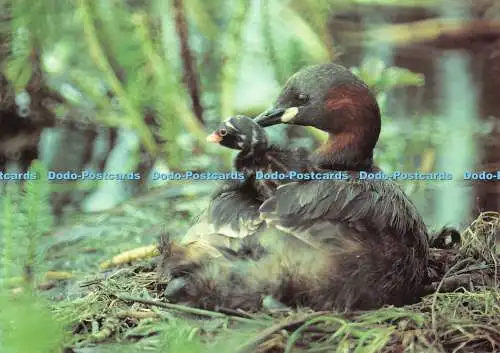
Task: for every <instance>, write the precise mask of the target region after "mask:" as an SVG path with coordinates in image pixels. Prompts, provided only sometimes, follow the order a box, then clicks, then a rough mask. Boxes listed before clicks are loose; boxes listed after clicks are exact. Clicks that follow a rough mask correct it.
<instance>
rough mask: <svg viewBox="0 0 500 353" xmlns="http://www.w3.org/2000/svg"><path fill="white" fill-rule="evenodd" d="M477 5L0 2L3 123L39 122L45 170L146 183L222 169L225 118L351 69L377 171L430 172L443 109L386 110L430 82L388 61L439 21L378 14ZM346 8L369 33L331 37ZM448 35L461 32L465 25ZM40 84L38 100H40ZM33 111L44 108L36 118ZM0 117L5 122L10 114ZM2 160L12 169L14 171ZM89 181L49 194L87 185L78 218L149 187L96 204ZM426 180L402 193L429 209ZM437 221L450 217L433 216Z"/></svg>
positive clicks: (442, 131) (295, 138) (281, 138)
mask: <svg viewBox="0 0 500 353" xmlns="http://www.w3.org/2000/svg"><path fill="white" fill-rule="evenodd" d="M457 4H458V5H459V6H456V5H457ZM471 4H472V2H470V1H469V2H468V1H451V2H450V1H437V0H426V1H410V0H405V1H397V2H395V1H389V0H387V1H381V0H380V1H361V0H344V1H335V2H332V1H327V0H322V1H312V0H307V1H295V0H287V1H284V0H261V1H249V0H237V1H232V2H230V3H228V2H223V1H221V0H214V1H208V2H207V1H200V0H149V1H139V0H129V1H89V0H78V1H74V2H60V1H55V0H49V1H44V2H34V1H32V0H16V1H8V0H2V1H1V5H2V7H3V8H4V9H5V10H6V11H4V14H3V15H2V21H1V32H0V33H1V38H2V42H1V43H0V44H1V48H2V54H3V55H2V59H1V67H2V72H3V75H4V79H6V81H5V82H4V86H3V87H2V91H3V94H2V97H3V98H2V105H3V107H4V115H5V116H6V115H7V113H5V112H6V109H7V108H9V109H11V108H12V107H13V108H12V109H14V110H15V112H14V113H15V114H13V115H17V118H19V119H25V120H27V121H30V123H32V124H35V125H36V124H39V122H40V121H45V122H46V124H45V125H43V124H42V125H43V128H42V129H38V130H37V132H39V135H40V136H39V139H40V141H38V140H37V144H38V146H37V148H38V154H39V155H40V156H41V159H42V161H43V162H44V163H46V164H47V165H48V167H49V169H51V170H60V171H63V170H82V169H90V170H98V171H102V170H108V171H109V170H115V171H120V172H129V171H137V170H139V171H140V172H143V173H145V174H146V175H147V174H148V173H150V172H151V170H175V171H177V170H193V169H194V170H227V169H229V168H230V167H231V166H230V164H231V157H232V156H233V155H234V154H232V152H231V151H227V150H225V149H223V148H219V147H218V146H211V145H207V143H206V142H205V136H206V135H207V133H208V132H210V130H212V129H213V128H215V127H216V126H217V124H218V123H219V122H220V120H221V119H224V118H226V117H227V116H230V115H233V114H236V113H240V114H248V115H251V116H254V115H256V114H258V113H259V112H261V111H262V110H263V109H265V108H266V107H267V106H268V105H269V104H271V102H272V100H273V97H275V96H276V95H277V93H278V92H279V87H280V86H282V85H283V84H284V82H285V81H286V79H287V78H288V77H289V76H290V75H291V74H293V73H294V72H296V71H297V70H298V69H299V68H301V67H302V66H304V65H308V64H314V63H322V62H328V61H332V60H337V61H340V62H341V63H345V64H348V66H353V72H355V73H356V74H357V75H359V76H360V77H361V78H363V79H364V80H365V81H366V82H367V83H368V84H369V85H370V86H371V87H372V88H373V89H374V91H375V92H376V93H377V97H378V99H379V102H380V105H381V108H382V111H383V112H384V122H383V131H382V136H381V141H380V143H379V145H378V147H377V151H376V159H377V162H378V163H379V164H380V166H381V167H382V168H383V169H384V170H387V171H393V170H396V169H400V170H407V171H414V170H422V171H431V170H434V168H435V166H436V160H437V159H439V156H437V150H438V145H439V144H440V143H442V142H443V141H444V140H445V139H446V138H448V137H449V136H450V135H449V129H450V124H449V122H448V121H446V120H443V119H441V117H440V114H441V113H443V112H442V111H441V112H439V111H436V110H434V111H429V110H428V109H425V108H424V109H419V111H416V112H411V111H405V110H404V109H394V106H395V105H396V106H397V105H398V104H397V101H395V100H394V98H393V99H392V100H391V98H390V97H391V95H392V92H393V90H398V89H400V88H405V87H415V89H416V91H415V90H414V91H409V92H420V91H419V89H420V88H422V87H424V86H425V83H426V77H425V76H424V75H423V74H422V73H418V72H412V70H409V69H407V68H402V67H397V66H394V65H393V64H394V63H393V61H394V59H393V57H394V55H395V54H394V53H395V51H396V50H395V46H396V45H399V44H401V43H402V42H403V43H405V41H407V42H408V43H410V42H414V41H422V40H428V39H429V38H431V39H432V38H438V37H439V36H440V35H441V32H440V31H442V30H443V28H445V29H446V26H444V25H440V26H436V25H435V24H434V22H432V21H433V20H427V22H425V23H421V22H415V26H416V27H415V28H416V29H419V30H420V31H419V32H418V33H413V32H412V28H411V27H410V25H408V24H405V25H401V24H400V22H401V21H399V20H397V19H395V21H396V23H394V24H392V23H390V22H391V20H390V16H385V17H384V16H383V15H384V13H385V12H386V9H391V11H393V9H394V8H396V10H397V11H399V12H398V13H405V11H409V10H408V9H410V10H411V9H416V10H415V11H416V12H418V11H423V10H422V9H424V10H425V11H428V12H429V11H430V12H436V13H438V14H439V15H440V18H442V19H445V18H450V19H452V18H453V19H456V18H457V17H458V18H466V17H467V16H469V12H471V11H473V10H471V9H469V7H470V5H471ZM452 5H453V6H452ZM464 5H466V6H464ZM374 6H375V7H374ZM492 6H493V5H492ZM493 7H494V6H493ZM450 8H452V9H451V10H449V9H450ZM373 9H375V10H377V11H378V12H379V13H377V11H373ZM453 9H455V10H453ZM456 9H458V10H459V11H458V10H456ZM464 9H465V10H464ZM353 11H354V12H355V13H356V15H355V16H354V17H356V16H357V17H360V16H361V18H362V19H361V23H362V24H363V28H364V30H362V31H361V32H359V31H356V30H355V28H354V27H352V24H351V27H352V28H351V27H349V28H351V30H349V31H347V32H346V30H345V28H344V27H342V26H340V27H338V28H337V27H335V28H337V29H335V28H333V29H332V23H335V21H333V22H332V18H333V19H341V20H345V19H349V18H351V19H352V15H351V14H352V13H353ZM450 11H451V12H450ZM457 11H458V12H457ZM490 12H491V11H490ZM389 15H390V12H389ZM387 17H389V20H387ZM344 22H345V21H344ZM355 22H356V21H355ZM358 22H359V21H358ZM446 23H448V22H446ZM402 26H403V27H402ZM404 26H406V27H404ZM453 26H454V27H453ZM453 26H452V29H454V30H455V32H457V31H459V30H460V27H457V25H456V24H454V25H453ZM457 28H458V30H457ZM339 33H340V34H342V33H344V34H345V35H344V37H345V38H347V39H348V42H355V43H356V45H357V46H361V47H362V48H363V50H362V52H363V54H362V56H361V60H359V61H358V62H354V63H352V60H351V61H349V60H345V58H346V57H348V56H349V55H347V56H346V55H345V54H346V53H347V54H349V50H350V48H349V46H348V45H345V41H344V42H343V41H342V40H340V41H339V40H338V35H339ZM415 38H416V39H415ZM408 43H407V44H408ZM343 58H344V59H343ZM42 87H43V88H44V89H45V92H44V93H40V92H41V88H42ZM470 89H471V90H472V91H473V90H474V87H471V88H470ZM407 92H408V91H407ZM465 93H466V94H467V92H465ZM36 96H39V97H38V98H39V99H38V103H37V99H36ZM395 103H396V104H395ZM476 103H477V102H472V103H471V104H476ZM37 104H38V108H40V107H42V108H43V109H45V110H44V111H42V113H40V109H38V108H37ZM401 106H403V105H402V104H401ZM12 109H11V112H12ZM41 115H43V116H41ZM47 116H48V117H47ZM3 121H4V124H8V122H7V119H6V118H4V119H3ZM47 121H48V123H47ZM30 123H28V124H30ZM467 124H468V125H467V126H466V128H467V129H466V130H467V132H466V133H467V134H469V135H471V136H472V135H474V136H475V135H476V134H477V135H481V134H483V135H484V134H488V133H489V132H491V131H492V129H493V127H494V124H493V123H492V122H491V121H479V120H478V119H477V117H473V118H471V120H470V121H469V122H468V123H467ZM61 126H64V127H63V128H61ZM269 132H270V135H271V138H272V139H273V140H274V141H276V142H277V143H280V144H284V145H288V146H296V145H306V146H310V147H313V146H316V145H317V144H318V143H319V142H321V141H322V140H323V139H324V135H323V133H321V132H318V131H314V130H310V131H309V133H304V131H303V130H302V129H297V128H296V127H276V128H273V129H269ZM471 141H472V142H471V143H473V141H474V139H471ZM89 145H91V146H89ZM471 146H472V145H471ZM469 147H470V146H469ZM471 148H472V147H471ZM120 151H121V152H120ZM5 154H6V155H7V158H6V160H7V162H8V160H9V158H8V157H9V156H10V157H14V158H10V159H16V158H17V159H19V158H23V156H22V154H19V153H16V152H15V151H14V152H12V151H11V153H10V155H9V154H8V153H5ZM7 162H6V166H7V167H9V168H15V167H12V165H11V164H9V163H7ZM467 163H468V164H471V163H472V162H467ZM469 167H471V168H472V167H473V166H472V165H470V166H469ZM146 179H147V178H146ZM63 184H64V185H63ZM87 184H88V185H87V186H84V187H82V183H72V182H67V183H58V184H57V185H56V187H55V188H54V191H55V192H59V193H61V190H64V192H63V194H64V195H65V196H61V198H62V199H68V197H67V194H68V193H70V194H72V193H73V194H74V192H72V191H71V190H73V189H82V188H83V189H84V190H85V191H84V192H83V194H82V195H80V196H78V197H69V199H71V202H76V203H83V204H85V202H86V201H85V199H86V200H87V201H88V200H89V197H90V199H91V201H88V202H87V204H89V205H90V206H84V207H83V209H84V210H100V209H106V208H109V207H112V206H113V205H116V204H117V203H119V202H121V201H123V200H124V199H126V198H127V197H129V196H130V195H133V194H135V193H137V190H145V189H147V188H149V187H150V185H151V183H150V182H149V181H147V180H146V182H144V181H141V182H140V183H139V184H140V185H139V186H137V185H133V186H130V185H128V186H127V187H124V188H121V189H119V190H118V189H117V187H110V186H109V183H108V187H107V189H106V190H107V191H105V192H101V194H102V195H104V196H101V197H94V198H93V199H92V197H91V196H89V193H94V194H95V190H96V189H98V188H101V189H102V185H103V184H106V183H105V182H101V183H87ZM115 184H117V183H116V182H115ZM124 184H126V183H124ZM128 184H131V183H128ZM420 184H421V183H420ZM425 184H426V185H419V183H411V185H406V188H407V192H408V193H410V194H412V197H414V198H415V199H416V200H417V203H419V204H420V205H421V206H423V205H424V204H425V203H427V202H429V200H428V199H427V198H425V197H424V198H422V197H423V196H422V195H424V194H425V189H429V188H431V189H435V188H436V187H438V185H439V184H440V183H434V184H433V185H431V183H425ZM110 188H111V189H113V188H114V189H117V190H111V189H110ZM418 191H420V194H419V195H413V194H416V193H417V192H418ZM73 194H72V195H73ZM104 199H106V200H107V201H104ZM75 200H76V201H75ZM110 200H111V201H110ZM71 202H70V201H61V203H62V204H66V203H71ZM98 204H100V205H101V206H98ZM466 204H467V202H465V203H464V204H463V206H464V207H465V208H468V206H466ZM431 209H432V208H430V210H431ZM431 212H432V213H436V210H434V209H432V211H431ZM432 221H433V222H442V221H444V222H456V221H457V219H445V220H442V219H436V218H435V217H434V218H433V219H432Z"/></svg>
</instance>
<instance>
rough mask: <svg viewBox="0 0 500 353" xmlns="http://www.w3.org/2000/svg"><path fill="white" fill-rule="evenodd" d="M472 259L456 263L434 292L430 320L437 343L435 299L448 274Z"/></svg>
mask: <svg viewBox="0 0 500 353" xmlns="http://www.w3.org/2000/svg"><path fill="white" fill-rule="evenodd" d="M471 261H472V259H470V258H467V259H464V260H461V261H459V262H457V263H456V264H455V265H453V266H452V267H451V268H450V269H449V270H448V271H447V272H446V273H445V274H444V276H443V278H442V279H441V282H439V285H438V286H437V288H436V292H435V293H434V297H433V298H432V305H431V320H432V331H433V332H434V335H435V339H436V342H438V343H439V336H438V334H437V322H436V304H437V297H438V294H439V291H440V290H441V287H442V286H443V284H444V282H445V279H446V278H447V277H448V275H449V274H450V273H452V272H453V271H454V270H455V269H456V268H458V267H459V266H462V265H464V264H466V263H469V262H471Z"/></svg>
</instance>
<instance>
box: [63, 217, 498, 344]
mask: <svg viewBox="0 0 500 353" xmlns="http://www.w3.org/2000/svg"><path fill="white" fill-rule="evenodd" d="M499 230H500V214H498V213H494V212H487V213H483V214H481V215H480V216H479V217H478V218H477V219H476V220H475V221H474V222H473V223H472V224H471V225H470V226H469V227H468V228H467V229H466V230H465V231H464V232H463V233H462V241H461V245H460V246H457V247H455V248H452V249H432V251H431V255H432V256H431V257H432V259H431V266H430V273H431V277H432V278H433V279H434V283H433V292H432V293H430V294H429V295H427V296H426V297H424V298H423V299H422V301H420V302H419V303H417V304H414V305H411V306H406V307H401V308H394V307H386V308H382V309H379V310H374V311H368V312H355V313H350V314H338V313H325V312H322V313H314V312H312V313H311V311H308V310H303V309H299V310H296V311H287V312H282V311H280V312H275V313H262V314H257V315H256V314H248V313H245V312H241V311H225V310H224V308H220V310H219V311H218V312H212V311H206V310H199V309H196V308H190V307H186V306H182V305H175V304H169V303H166V302H165V300H164V299H163V298H162V297H163V289H164V288H165V285H166V283H164V282H162V281H158V280H157V279H156V277H155V274H154V273H153V272H151V267H148V268H144V267H135V268H131V267H129V268H125V269H121V270H118V272H116V273H115V274H114V275H112V276H110V277H107V278H106V279H102V280H98V281H94V282H89V283H87V284H86V285H85V286H84V288H85V290H87V291H88V294H87V295H86V296H85V297H84V298H83V299H79V300H78V301H77V302H75V303H69V304H67V305H68V306H69V307H70V308H71V310H72V311H73V314H72V315H73V317H74V318H76V321H77V322H76V323H75V326H74V327H75V334H76V335H75V336H74V340H75V341H74V342H73V343H74V344H75V345H80V346H81V345H85V344H86V342H89V341H91V342H93V343H95V342H96V341H100V340H101V341H102V340H107V341H110V340H111V341H113V340H114V339H116V340H123V339H124V338H126V339H128V340H129V341H134V342H135V341H138V342H137V343H136V344H140V342H143V344H144V342H148V343H147V344H148V345H149V347H150V348H151V347H154V348H156V349H158V350H160V349H165V344H167V345H168V344H173V343H172V342H170V343H168V342H165V341H164V340H162V339H159V338H158V337H162V336H161V335H163V334H165V333H168V332H170V331H171V330H173V327H174V326H175V327H178V325H179V323H182V325H185V326H183V327H188V328H189V329H188V330H187V331H186V332H188V333H189V334H186V335H185V336H182V335H180V336H179V335H178V337H177V338H176V342H177V343H178V341H179V340H181V341H182V340H185V341H183V343H182V344H183V345H190V346H192V344H193V340H194V341H196V342H198V343H199V351H200V352H211V351H212V349H214V351H215V350H217V352H219V353H221V352H232V353H234V352H238V353H243V352H246V353H249V352H291V351H292V348H293V351H296V349H299V350H300V351H304V352H319V351H329V352H353V351H357V352H358V351H359V352H386V353H389V352H391V353H392V352H497V351H500V320H498V318H499V317H500V287H499V280H500V276H499V273H498V271H499V268H498V261H499V260H500V256H499V254H498V253H497V252H496V241H495V240H496V237H497V234H498V232H499ZM123 293H128V296H127V297H124V296H123ZM145 297H149V298H150V299H147V300H146V299H144V298H145ZM59 309H61V310H63V309H62V308H59ZM65 310H68V308H66V309H65ZM206 318H209V319H210V320H208V321H207V320H206ZM165 322H168V323H169V324H168V325H165ZM174 322H175V325H174V324H173V323H174ZM186 325H187V326H186ZM248 325H251V327H252V329H251V330H250V331H249V330H248V329H247V328H246V327H247V326H248ZM228 326H229V327H231V330H229V333H228V331H227V329H224V328H225V327H228ZM176 332H177V331H176ZM183 332H184V331H183ZM244 332H246V333H248V332H253V333H251V334H248V335H247V336H245V337H246V338H245V339H238V340H237V342H233V343H231V344H229V343H228V342H229V341H228V340H229V338H228V337H229V336H228V335H230V336H238V335H240V334H242V333H244ZM255 332H257V333H255ZM194 333H196V334H194ZM158 335H160V336H158ZM176 335H177V334H176ZM148 337H149V338H148ZM154 337H156V338H154ZM217 342H218V343H217ZM131 344H132V343H131ZM183 345H181V346H183ZM197 347H198V345H197ZM169 349H174V348H173V347H172V346H169ZM192 351H193V352H196V351H198V349H193V350H192Z"/></svg>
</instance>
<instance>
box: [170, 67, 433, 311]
mask: <svg viewBox="0 0 500 353" xmlns="http://www.w3.org/2000/svg"><path fill="white" fill-rule="evenodd" d="M255 121H256V122H257V123H259V124H260V125H261V126H264V127H266V126H271V125H276V124H281V123H285V124H295V125H304V126H312V127H316V128H318V129H320V130H323V131H325V132H327V133H328V134H329V138H328V140H327V142H326V143H325V144H324V145H323V146H321V147H320V148H319V149H318V150H317V151H315V152H314V154H312V155H311V157H310V159H309V162H308V163H310V164H312V165H313V166H314V167H315V168H318V169H319V170H343V171H349V172H350V173H351V175H354V176H355V174H356V173H355V172H356V171H361V170H365V171H373V170H378V169H377V168H376V167H375V166H374V164H373V148H374V147H375V145H376V143H377V140H378V137H379V133H380V126H381V119H380V112H379V107H378V104H377V102H376V100H375V97H374V96H373V95H372V93H371V92H370V90H369V89H368V87H367V86H366V85H365V84H364V83H363V82H362V81H361V80H359V79H358V78H356V77H355V76H354V75H353V74H352V73H351V72H350V71H349V70H347V69H346V68H344V67H342V66H340V65H336V64H325V65H316V66H311V67H307V68H305V69H303V70H301V71H299V72H298V73H296V74H295V75H294V76H292V77H291V78H290V79H289V80H288V82H287V83H286V85H285V87H284V88H283V91H282V93H281V94H280V95H279V97H278V99H277V100H276V102H275V104H274V107H273V108H272V109H270V110H269V111H267V112H265V113H263V114H261V115H260V116H259V117H257V118H256V120H255ZM257 204H258V203H254V207H255V206H256V205H257ZM220 210H221V211H222V208H221V209H220ZM226 211H229V212H230V209H226ZM257 214H258V215H259V217H260V219H261V220H264V221H265V222H266V225H265V227H264V225H262V224H260V225H259V229H258V230H257V231H256V234H269V233H272V234H276V235H273V236H275V237H276V239H280V240H281V239H283V238H284V237H288V238H289V239H295V240H297V239H298V240H299V243H301V244H302V248H301V249H300V251H297V248H296V247H290V248H289V249H292V250H288V251H287V249H286V248H285V249H284V250H283V248H282V247H281V248H280V250H279V251H278V250H276V251H275V250H271V251H270V253H269V254H268V256H265V257H263V258H262V259H259V260H257V261H246V262H245V263H244V265H242V264H241V263H240V262H238V263H235V264H234V265H229V266H228V265H227V263H225V264H224V265H223V266H222V267H220V266H219V265H218V262H217V261H216V260H214V261H212V262H211V264H209V265H208V266H203V267H202V269H201V270H199V271H198V272H197V273H193V274H192V275H191V276H190V279H191V280H190V281H188V284H187V285H186V292H185V293H184V295H185V298H186V299H187V300H188V301H191V302H193V303H194V304H196V305H200V306H204V307H213V306H216V305H222V306H228V307H238V306H239V307H244V308H248V307H254V304H255V303H257V302H258V299H259V298H261V297H262V296H263V295H272V296H273V297H274V298H276V299H278V300H280V301H281V302H283V303H284V304H287V305H306V306H310V307H312V308H315V309H332V308H336V309H340V310H346V309H369V308H375V307H379V306H382V305H384V304H394V305H402V304H405V303H409V302H413V301H414V300H416V299H417V298H418V297H419V295H420V293H421V290H422V287H423V284H424V282H425V280H426V279H427V276H426V274H427V265H428V256H429V243H428V233H427V228H426V226H425V224H424V222H423V220H422V218H421V217H420V215H419V213H418V212H417V209H416V207H415V206H414V205H413V203H412V202H411V201H410V200H409V199H408V198H407V196H406V195H405V194H404V192H403V191H402V189H401V188H400V187H399V186H398V185H397V184H396V183H394V182H392V181H390V180H368V181H361V180H359V179H358V178H356V177H352V178H350V179H349V180H347V181H345V180H342V181H338V180H312V181H311V180H310V181H307V182H290V183H287V184H285V185H281V186H279V187H278V188H277V189H276V190H275V193H274V195H273V196H271V197H269V198H268V199H267V200H266V201H264V202H263V203H262V205H260V207H259V209H258V211H257ZM284 234H287V235H284ZM290 235H292V237H290ZM255 238H257V239H261V237H260V235H259V236H257V237H253V239H255ZM266 249H267V248H266ZM167 253H168V252H165V254H167ZM304 259H307V260H304ZM162 261H163V263H167V262H168V259H165V258H164V259H163V260H162ZM214 266H215V267H218V266H219V267H220V268H223V269H224V270H220V269H219V270H217V271H216V272H217V274H218V275H214V272H213V268H214ZM242 268H243V269H242ZM208 269H209V270H208ZM235 298H236V299H235Z"/></svg>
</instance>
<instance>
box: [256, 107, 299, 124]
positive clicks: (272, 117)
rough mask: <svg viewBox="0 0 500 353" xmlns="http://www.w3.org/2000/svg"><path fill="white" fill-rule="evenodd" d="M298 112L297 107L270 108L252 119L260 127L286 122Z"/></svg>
mask: <svg viewBox="0 0 500 353" xmlns="http://www.w3.org/2000/svg"><path fill="white" fill-rule="evenodd" d="M298 112H299V108H297V107H291V108H287V109H283V108H271V109H269V110H266V111H265V112H264V113H262V114H260V115H259V116H257V117H256V118H255V119H254V120H255V122H256V123H258V124H259V125H260V126H262V127H267V126H273V125H277V124H286V123H289V122H291V121H292V120H293V118H295V116H296V115H297V113H298Z"/></svg>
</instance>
